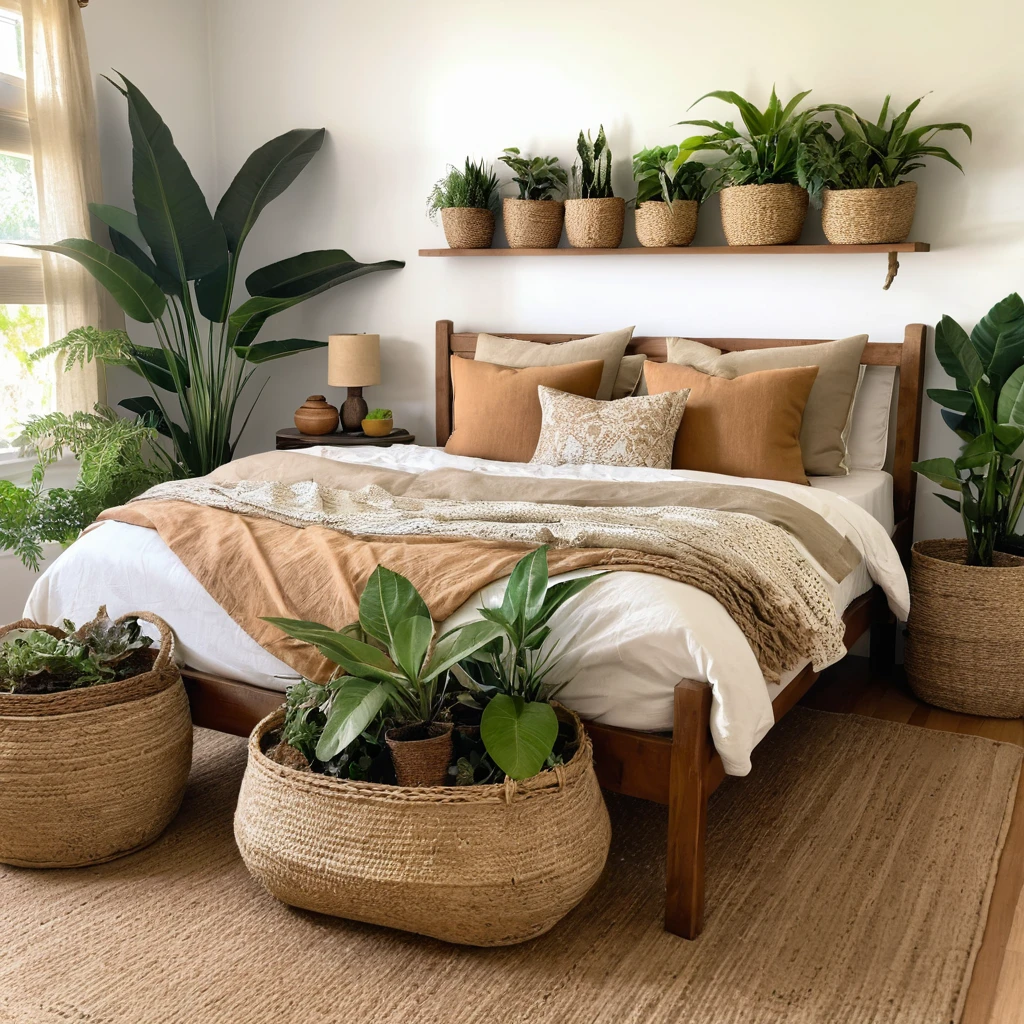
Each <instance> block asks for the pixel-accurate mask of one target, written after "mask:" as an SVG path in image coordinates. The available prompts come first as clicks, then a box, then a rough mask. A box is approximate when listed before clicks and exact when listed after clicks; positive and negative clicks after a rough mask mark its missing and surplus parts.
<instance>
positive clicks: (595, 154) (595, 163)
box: [565, 125, 626, 249]
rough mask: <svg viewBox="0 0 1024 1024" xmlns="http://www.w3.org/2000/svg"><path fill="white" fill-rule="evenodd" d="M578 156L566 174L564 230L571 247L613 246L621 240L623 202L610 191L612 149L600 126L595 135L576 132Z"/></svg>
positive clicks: (623, 212)
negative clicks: (593, 136) (567, 181)
mask: <svg viewBox="0 0 1024 1024" xmlns="http://www.w3.org/2000/svg"><path fill="white" fill-rule="evenodd" d="M576 152H577V154H578V159H577V161H576V163H574V164H573V165H572V169H571V171H570V173H569V198H568V199H567V200H566V201H565V233H566V236H567V237H568V239H569V244H570V245H571V246H572V247H573V248H575V249H617V248H618V247H619V245H620V244H621V242H622V228H623V225H624V223H625V219H626V202H625V200H624V199H620V198H618V197H617V196H616V195H615V194H614V193H613V192H612V152H611V150H610V149H609V148H608V140H607V138H606V137H605V134H604V125H601V127H600V129H599V131H598V133H597V138H596V139H594V140H591V138H590V132H589V131H588V132H587V134H586V135H584V134H583V132H582V131H581V132H580V135H579V138H578V139H577V140H576Z"/></svg>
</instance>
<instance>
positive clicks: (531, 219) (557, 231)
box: [498, 146, 567, 249]
mask: <svg viewBox="0 0 1024 1024" xmlns="http://www.w3.org/2000/svg"><path fill="white" fill-rule="evenodd" d="M498 159H499V160H500V161H501V162H502V163H503V164H505V166H506V167H508V168H509V170H511V171H512V174H513V178H512V181H513V182H515V184H516V185H518V186H519V197H518V198H517V199H511V198H506V199H504V200H503V201H502V219H503V221H504V225H505V236H506V237H507V238H508V244H509V246H510V247H511V248H513V249H554V248H556V247H557V246H558V242H559V239H560V238H561V237H562V223H563V221H564V220H565V207H564V206H563V204H562V200H561V199H559V198H558V193H559V192H562V191H564V189H565V187H566V182H567V178H566V174H565V171H564V170H563V169H562V168H561V167H560V166H559V164H558V157H556V156H534V157H530V156H524V155H523V154H522V153H520V151H519V150H518V149H517V148H516V147H515V146H509V148H508V149H506V150H505V151H504V153H503V155H502V156H499V157H498Z"/></svg>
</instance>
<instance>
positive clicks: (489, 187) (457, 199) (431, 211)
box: [427, 156, 499, 223]
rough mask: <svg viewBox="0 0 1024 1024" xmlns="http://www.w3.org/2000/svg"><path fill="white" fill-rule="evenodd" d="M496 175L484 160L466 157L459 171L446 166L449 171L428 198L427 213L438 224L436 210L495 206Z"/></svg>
mask: <svg viewBox="0 0 1024 1024" xmlns="http://www.w3.org/2000/svg"><path fill="white" fill-rule="evenodd" d="M498 198H499V197H498V176H497V175H496V174H495V173H494V170H493V168H491V167H488V166H486V165H485V164H484V162H483V160H481V161H480V162H479V163H473V162H472V161H471V160H470V159H469V157H468V156H467V157H466V164H465V167H464V168H463V169H462V170H459V168H458V167H449V168H448V173H447V174H445V176H444V177H443V178H441V179H440V181H438V182H436V183H435V185H434V187H433V189H431V191H430V195H429V196H428V197H427V213H428V215H429V216H430V219H431V220H432V221H433V222H434V223H437V214H438V211H439V210H449V209H465V208H474V209H480V210H490V211H491V212H492V213H493V212H495V211H496V210H497V208H498Z"/></svg>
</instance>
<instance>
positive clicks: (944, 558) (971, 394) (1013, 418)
mask: <svg viewBox="0 0 1024 1024" xmlns="http://www.w3.org/2000/svg"><path fill="white" fill-rule="evenodd" d="M935 353H936V355H937V356H938V357H939V362H940V363H941V364H942V367H943V369H944V370H945V371H946V372H947V373H948V374H949V375H950V376H951V377H952V378H953V379H954V381H955V383H956V387H955V388H932V389H930V390H929V391H928V396H929V398H931V399H932V400H934V401H935V402H937V403H938V404H939V405H941V406H942V418H943V420H944V421H945V422H946V423H947V425H948V426H949V427H951V428H952V429H953V430H954V431H955V432H956V434H957V436H958V437H960V439H961V440H962V441H963V444H962V446H961V449H960V456H959V458H957V459H948V458H940V459H926V460H925V461H923V462H916V463H914V469H915V470H916V471H917V472H918V473H920V474H922V475H923V476H926V477H927V478H928V479H929V480H932V481H934V482H935V483H937V484H938V485H939V486H940V487H942V488H944V489H946V490H949V491H952V492H954V493H955V494H956V495H957V497H951V496H949V495H946V494H937V495H936V496H937V497H938V498H939V499H940V500H941V501H943V502H944V503H945V504H947V505H949V506H950V507H951V508H953V509H955V510H956V511H957V512H959V513H960V516H961V518H962V520H963V525H964V532H965V535H966V539H965V540H926V541H918V543H916V544H915V545H914V547H913V552H912V563H911V579H910V584H911V603H910V620H909V622H908V623H907V646H906V653H905V659H904V660H905V663H906V670H907V678H908V680H909V682H910V686H911V688H912V689H913V690H914V692H915V693H916V694H917V695H918V696H919V697H921V698H922V699H923V700H926V701H928V702H929V703H932V704H937V705H939V706H940V707H944V708H949V709H950V710H952V711H961V712H966V713H968V714H975V715H990V716H993V717H997V718H1020V717H1021V716H1024V665H1022V662H1021V658H1020V652H1021V650H1022V649H1024V557H1021V556H1022V555H1024V538H1022V537H1021V536H1020V535H1019V534H1018V533H1017V527H1018V525H1019V522H1020V516H1021V511H1022V509H1024V463H1022V462H1021V445H1022V443H1024V302H1022V301H1021V298H1020V296H1019V295H1017V294H1016V293H1015V294H1013V295H1010V296H1008V297H1007V298H1005V299H1003V300H1002V302H998V303H996V305H995V306H993V307H992V309H990V310H989V312H988V313H987V314H986V315H985V316H984V317H982V319H981V320H980V321H979V323H978V325H977V326H976V327H975V328H974V330H973V331H972V332H971V334H970V335H968V334H967V332H966V331H964V329H963V328H962V327H960V325H959V324H958V323H956V321H955V320H953V319H951V318H950V317H948V316H944V317H943V318H942V320H941V321H940V322H939V324H938V325H937V327H936V328H935Z"/></svg>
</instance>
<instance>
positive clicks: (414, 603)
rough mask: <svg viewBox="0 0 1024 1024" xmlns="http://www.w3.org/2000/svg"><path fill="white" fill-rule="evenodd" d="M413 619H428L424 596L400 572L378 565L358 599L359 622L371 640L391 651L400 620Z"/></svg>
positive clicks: (393, 647) (428, 614)
mask: <svg viewBox="0 0 1024 1024" xmlns="http://www.w3.org/2000/svg"><path fill="white" fill-rule="evenodd" d="M412 618H423V619H426V620H427V621H428V622H430V621H431V620H430V611H429V610H428V609H427V606H426V603H425V602H424V600H423V598H422V597H420V595H419V593H418V591H417V590H416V588H415V587H414V586H413V585H412V584H411V583H410V582H409V581H408V580H407V579H406V578H405V577H404V576H402V575H401V574H400V573H397V572H392V570H391V569H388V568H386V567H385V566H383V565H378V566H377V568H376V569H374V570H373V572H372V573H371V574H370V578H369V579H368V580H367V581H366V586H365V587H364V588H363V593H362V596H361V597H360V598H359V625H360V626H362V627H363V630H364V631H365V632H366V633H367V634H368V635H369V636H372V637H373V639H374V640H378V641H380V643H382V644H384V646H385V647H387V648H388V650H390V651H394V649H395V630H396V629H397V628H398V625H399V623H400V622H402V621H403V620H405V619H412Z"/></svg>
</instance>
